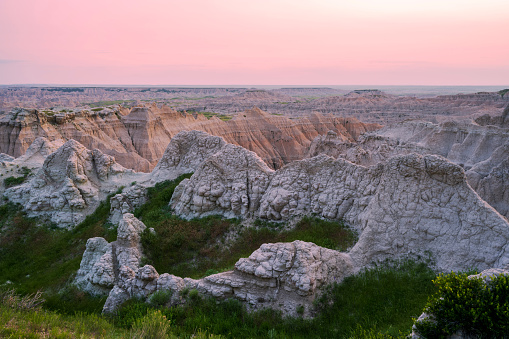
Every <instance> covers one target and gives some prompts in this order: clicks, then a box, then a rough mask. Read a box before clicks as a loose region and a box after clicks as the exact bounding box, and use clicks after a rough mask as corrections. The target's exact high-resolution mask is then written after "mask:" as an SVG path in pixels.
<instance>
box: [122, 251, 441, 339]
mask: <svg viewBox="0 0 509 339" xmlns="http://www.w3.org/2000/svg"><path fill="white" fill-rule="evenodd" d="M434 277H435V274H434V273H433V271H432V270H431V269H429V268H428V267H427V265H426V264H425V263H419V262H413V261H405V262H397V263H390V264H385V265H382V266H378V267H375V268H373V269H370V270H367V271H364V272H362V273H360V274H358V275H356V276H351V277H349V278H347V279H345V280H344V281H343V282H342V283H340V284H335V285H331V286H330V288H329V289H328V290H327V291H326V292H325V293H324V294H323V296H322V297H321V298H320V299H319V300H318V301H317V303H316V305H317V309H318V310H320V313H319V314H318V316H317V317H316V318H314V319H309V320H306V319H302V318H283V317H281V314H280V313H279V312H277V311H273V310H263V311H258V312H254V313H248V312H247V311H246V309H245V307H244V306H243V305H242V304H241V303H240V302H239V301H237V300H225V301H220V302H217V301H216V300H214V299H208V298H202V297H200V296H199V295H198V294H197V293H194V292H193V291H191V292H189V293H188V294H187V303H186V304H185V305H183V306H174V307H171V308H161V309H160V310H161V313H162V314H163V315H165V316H166V318H167V319H169V320H170V322H171V324H172V330H173V332H174V333H175V334H177V335H179V336H189V335H190V334H192V333H193V331H195V330H196V329H198V328H201V329H206V330H207V332H209V333H213V334H216V335H222V336H224V337H227V338H269V337H274V338H404V336H405V335H406V334H409V333H410V331H411V326H412V317H416V316H418V315H419V314H420V313H421V311H422V308H423V306H424V305H425V304H426V300H427V298H428V296H429V295H430V294H432V293H433V292H434V285H433V283H432V279H433V278H434ZM152 309H153V308H152V307H150V306H149V305H148V304H145V303H141V302H139V301H136V300H131V301H128V302H127V303H125V304H124V305H123V306H122V308H121V309H120V311H119V314H118V316H117V318H116V319H115V321H116V324H117V325H118V326H121V327H124V328H130V326H132V324H133V323H134V321H135V319H139V318H140V317H142V316H144V315H146V314H147V313H149V312H150V310H152Z"/></svg>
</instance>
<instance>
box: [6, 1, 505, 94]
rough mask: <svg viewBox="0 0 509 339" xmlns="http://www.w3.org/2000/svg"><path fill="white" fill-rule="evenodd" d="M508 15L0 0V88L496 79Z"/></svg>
mask: <svg viewBox="0 0 509 339" xmlns="http://www.w3.org/2000/svg"><path fill="white" fill-rule="evenodd" d="M508 13H509V2H508V1H507V0H485V1H478V0H448V1H442V0H428V1H408V0H386V1H379V0H363V1H345V0H316V1H312V2H311V1H308V0H293V1H289V0H270V1H269V0H260V1H256V2H250V1H238V0H193V1H181V0H151V1H145V2H142V1H138V0H122V1H121V0H108V1H101V0H88V1H65V0H45V1H40V0H2V1H0V41H2V44H0V83H3V84H41V83H53V84H56V83H59V84H70V83H74V84H95V83H99V84H112V83H121V84H122V83H123V84H138V83H143V84H155V85H162V84H167V83H175V84H177V83H181V84H196V83H201V84H207V85H212V84H216V83H221V84H249V83H254V84H269V85H274V84H281V83H286V84H291V85H294V86H295V85H297V84H302V83H308V84H310V83H311V84H323V85H324V86H336V84H338V83H343V84H347V83H350V84H373V85H370V86H382V85H384V84H388V85H391V86H402V85H407V84H415V85H416V86H448V85H451V84H453V85H469V86H477V85H482V86H491V85H495V86H497V85H500V86H503V85H501V84H504V83H507V81H508V79H509V44H507V43H505V42H506V41H507V15H508ZM155 85H153V86H155ZM230 86H232V85H230ZM355 86H362V85H355Z"/></svg>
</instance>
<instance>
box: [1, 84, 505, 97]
mask: <svg viewBox="0 0 509 339" xmlns="http://www.w3.org/2000/svg"><path fill="white" fill-rule="evenodd" d="M6 87H35V88H39V87H40V88H44V87H83V88H90V87H97V88H103V87H104V88H107V87H119V88H247V89H266V90H271V89H279V88H333V89H338V90H347V91H353V90H357V89H359V90H361V89H379V90H382V91H384V92H386V93H388V94H394V95H408V96H412V95H417V96H435V95H450V94H469V93H477V92H498V91H500V90H503V89H507V88H509V85H507V86H482V85H480V86H475V85H468V86H452V85H449V86H446V85H444V86H432V85H406V86H401V85H137V84H134V85H133V84H130V85H125V84H9V85H0V88H6Z"/></svg>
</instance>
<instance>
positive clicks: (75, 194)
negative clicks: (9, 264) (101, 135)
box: [4, 139, 136, 227]
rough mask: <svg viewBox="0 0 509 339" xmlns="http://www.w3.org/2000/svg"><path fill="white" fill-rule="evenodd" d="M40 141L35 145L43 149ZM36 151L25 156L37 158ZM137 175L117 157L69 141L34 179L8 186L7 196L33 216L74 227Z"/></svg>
mask: <svg viewBox="0 0 509 339" xmlns="http://www.w3.org/2000/svg"><path fill="white" fill-rule="evenodd" d="M37 140H41V139H37ZM42 143H43V144H44V143H45V142H43V141H42ZM39 144H40V142H37V143H36V144H35V146H38V147H39V150H41V149H43V148H42V146H40V145H39ZM35 146H34V147H35ZM39 153H40V152H39ZM35 154H36V152H34V153H27V154H26V155H25V156H26V157H32V158H33V157H34V156H35ZM41 156H43V155H41ZM134 177H136V173H135V172H133V171H132V170H128V169H125V168H123V167H122V166H120V165H118V164H117V163H115V159H114V158H113V157H111V156H109V155H106V154H103V153H102V152H101V151H99V150H93V151H90V150H88V149H86V148H85V147H84V146H83V145H81V144H80V143H78V142H77V141H74V140H69V141H67V142H66V143H65V144H64V145H62V146H61V147H60V148H58V150H56V151H55V152H53V153H51V154H50V155H48V156H47V157H46V159H45V160H44V164H43V166H42V168H40V169H39V170H38V171H37V173H36V174H35V175H34V177H33V178H32V179H31V180H30V181H28V182H26V183H24V184H22V185H20V186H16V187H12V188H10V189H7V190H6V191H5V193H4V195H5V196H7V198H8V199H9V200H10V201H12V202H14V203H20V204H21V205H22V206H23V208H24V210H25V211H27V213H28V215H29V216H31V217H45V218H48V219H49V220H50V221H52V222H53V223H55V224H56V225H57V226H58V227H72V226H74V225H76V224H78V223H80V222H81V221H83V220H84V219H85V216H86V215H87V214H90V213H92V212H93V211H94V210H95V209H96V207H97V206H98V205H99V203H100V201H102V200H104V199H105V198H106V196H107V194H109V193H111V192H114V191H116V190H117V188H118V187H119V186H120V185H122V184H124V183H125V182H126V181H127V182H130V180H132V178H134Z"/></svg>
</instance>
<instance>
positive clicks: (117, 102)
mask: <svg viewBox="0 0 509 339" xmlns="http://www.w3.org/2000/svg"><path fill="white" fill-rule="evenodd" d="M133 102H135V100H106V101H97V102H90V103H84V105H88V106H90V107H106V106H111V105H123V104H129V103H133Z"/></svg>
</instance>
